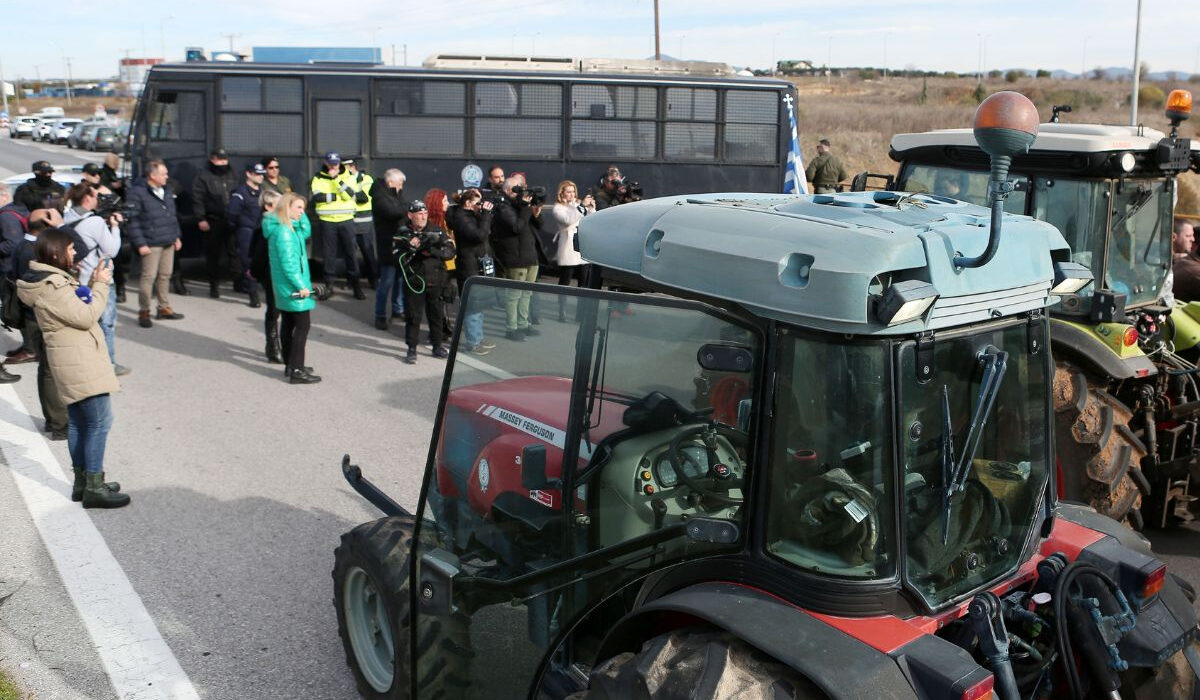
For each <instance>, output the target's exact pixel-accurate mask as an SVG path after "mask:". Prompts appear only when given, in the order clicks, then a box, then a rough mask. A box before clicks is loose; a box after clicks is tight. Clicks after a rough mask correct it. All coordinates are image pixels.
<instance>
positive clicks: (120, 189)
mask: <svg viewBox="0 0 1200 700" xmlns="http://www.w3.org/2000/svg"><path fill="white" fill-rule="evenodd" d="M100 184H101V185H104V186H105V187H107V188H108V189H110V190H112V191H113V192H114V193H115V194H119V195H124V194H125V180H124V179H123V178H122V177H121V176H120V175H118V174H117V171H116V170H113V169H112V168H110V167H108V166H107V165H101V166H100Z"/></svg>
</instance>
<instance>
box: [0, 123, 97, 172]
mask: <svg viewBox="0 0 1200 700" xmlns="http://www.w3.org/2000/svg"><path fill="white" fill-rule="evenodd" d="M35 160H48V161H50V163H51V164H55V165H66V164H78V163H87V162H95V163H100V162H102V161H103V160H104V154H103V153H89V152H88V151H77V150H73V149H70V148H67V147H66V146H55V145H52V144H49V143H41V142H36V143H35V142H33V141H30V140H29V139H28V138H23V139H10V138H9V137H8V131H7V130H5V131H2V132H0V179H4V178H6V177H9V176H11V175H15V174H18V173H27V172H29V169H30V166H31V165H33V161H35Z"/></svg>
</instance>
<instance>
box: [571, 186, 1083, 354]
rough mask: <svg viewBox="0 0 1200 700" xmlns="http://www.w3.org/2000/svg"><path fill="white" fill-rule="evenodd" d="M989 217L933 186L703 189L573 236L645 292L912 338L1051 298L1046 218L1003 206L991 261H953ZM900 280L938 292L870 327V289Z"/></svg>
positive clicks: (594, 223)
mask: <svg viewBox="0 0 1200 700" xmlns="http://www.w3.org/2000/svg"><path fill="white" fill-rule="evenodd" d="M990 218H991V217H990V212H989V210H987V209H985V208H983V207H978V206H975V205H972V204H967V203H965V202H959V201H956V200H953V199H947V198H944V197H938V196H933V195H911V194H904V193H896V192H856V193H845V194H836V195H812V196H802V197H795V196H790V195H768V194H710V195H696V196H680V197H664V198H661V199H652V200H646V201H644V202H636V203H632V204H625V205H622V206H619V207H610V208H608V209H605V210H604V211H602V212H599V213H597V214H595V215H592V216H588V217H586V218H585V219H584V220H583V222H582V223H581V225H580V228H579V241H580V252H581V253H582V254H583V257H584V258H586V259H587V260H588V261H589V262H592V263H596V264H599V265H602V266H604V267H606V268H610V269H615V270H620V271H623V272H625V273H628V274H631V275H633V276H635V277H640V278H641V280H642V281H643V282H644V284H643V285H642V286H643V287H644V288H647V289H650V290H654V289H661V290H662V291H664V292H668V293H669V292H672V291H673V290H675V291H684V292H688V293H691V294H692V295H700V296H703V297H708V298H711V299H720V300H729V301H732V302H736V303H737V304H740V305H742V306H744V307H746V308H748V309H750V310H751V311H753V312H754V313H756V314H759V315H761V316H764V317H769V318H774V319H777V320H780V321H786V322H788V323H793V324H796V325H800V326H804V327H809V328H817V329H821V330H826V331H833V332H840V333H858V334H880V335H882V334H908V333H914V332H918V331H922V330H934V329H938V328H948V327H952V326H958V325H962V324H966V323H972V322H976V321H982V320H986V319H989V318H996V317H1000V316H1009V315H1013V314H1017V313H1021V312H1026V311H1030V310H1033V309H1037V308H1041V307H1044V306H1046V305H1047V304H1049V303H1051V302H1052V301H1054V298H1053V297H1051V296H1050V293H1049V289H1050V286H1051V282H1052V279H1053V276H1054V273H1053V261H1057V260H1067V256H1068V252H1069V251H1068V248H1067V244H1066V242H1065V241H1064V240H1063V238H1062V236H1061V235H1060V234H1059V232H1058V230H1057V229H1055V228H1054V227H1053V226H1051V225H1049V224H1046V223H1044V222H1041V221H1036V220H1034V219H1032V218H1029V217H1026V216H1014V215H1005V217H1004V230H1003V234H1002V235H1001V238H1000V245H999V249H998V251H997V253H996V256H995V257H994V258H993V259H992V260H991V261H990V262H988V263H987V264H986V265H984V266H983V267H980V268H976V269H969V268H968V269H956V268H955V267H954V265H953V258H954V255H955V253H956V252H960V253H963V254H965V255H968V256H971V255H978V254H979V253H981V252H982V251H983V249H984V248H985V247H986V246H987V241H988V226H989V221H990ZM1052 256H1053V261H1052ZM909 280H919V281H923V282H928V283H931V284H932V285H933V286H934V287H935V288H936V290H937V292H938V294H939V298H938V300H937V301H936V302H935V303H934V305H933V307H932V309H931V310H930V311H928V312H926V313H925V314H924V316H923V317H921V318H918V319H915V320H913V321H909V322H907V323H902V324H898V325H895V326H891V327H889V326H886V325H884V324H883V323H881V322H879V321H878V319H877V318H876V316H875V313H874V308H875V303H876V298H877V297H878V295H879V294H880V293H882V292H883V290H884V288H885V287H887V286H889V285H891V284H894V283H896V282H901V281H909Z"/></svg>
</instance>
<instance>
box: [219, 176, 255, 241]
mask: <svg viewBox="0 0 1200 700" xmlns="http://www.w3.org/2000/svg"><path fill="white" fill-rule="evenodd" d="M260 197H262V190H261V189H257V190H252V189H250V185H248V184H246V183H244V182H243V183H242V184H240V185H238V186H237V188H236V189H234V190H233V193H232V194H230V195H229V206H228V207H226V208H225V217H226V219H228V221H229V227H230V228H231V229H233V230H235V231H242V230H246V231H253V230H254V227H256V226H258V223H259V222H260V221H262V214H263V212H262V203H261V202H262V200H261V199H260Z"/></svg>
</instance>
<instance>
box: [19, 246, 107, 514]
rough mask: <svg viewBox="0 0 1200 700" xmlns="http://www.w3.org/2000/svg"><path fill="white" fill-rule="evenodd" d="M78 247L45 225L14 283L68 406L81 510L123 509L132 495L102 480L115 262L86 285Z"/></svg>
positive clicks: (76, 495) (69, 438)
mask: <svg viewBox="0 0 1200 700" xmlns="http://www.w3.org/2000/svg"><path fill="white" fill-rule="evenodd" d="M82 252H83V251H80V253H81V254H82ZM75 253H76V251H75V246H74V244H73V243H72V241H71V235H70V234H68V233H67V232H66V231H63V230H61V229H47V230H45V231H43V232H42V233H41V235H40V236H38V240H37V243H36V244H35V245H34V257H35V260H34V261H33V262H31V263H29V271H28V272H26V273H25V275H24V276H23V277H22V278H21V279H20V280H19V281H18V282H17V295H18V296H19V297H20V298H21V301H22V302H24V303H25V305H26V306H28V307H29V308H31V309H33V312H34V314H35V315H36V316H37V321H38V326H39V327H41V329H42V335H43V337H44V339H45V351H46V357H47V360H48V361H49V363H50V370H51V373H52V374H53V375H54V382H55V384H56V386H57V387H58V393H59V395H60V396H61V397H62V400H63V403H65V404H67V420H68V423H67V445H68V447H69V449H70V452H71V466H72V467H73V468H74V470H75V487H74V490H73V492H72V494H71V497H72V500H76V501H78V500H82V501H83V507H84V508H120V507H121V506H124V505H127V504H128V503H129V496H127V495H126V494H123V493H119V490H120V486H118V485H116V484H106V483H105V482H104V447H105V443H106V442H107V441H108V431H109V429H110V428H111V427H112V401H111V397H110V394H112V392H114V391H117V389H119V388H120V386H119V385H118V384H117V377H116V375H115V374H113V367H112V362H111V361H110V360H109V357H108V349H107V346H106V345H105V342H104V333H103V332H102V331H101V330H100V324H99V320H100V315H101V314H103V313H104V309H105V303H106V302H107V300H108V295H109V285H110V284H111V283H112V261H111V260H108V259H105V260H104V261H103V262H102V263H101V264H100V265H97V267H96V269H95V270H94V271H93V272H92V279H91V282H92V288H91V289H88V288H87V287H84V286H81V285H80V284H79V280H77V279H75V277H74V276H73V275H72V274H71V272H70V270H71V268H72V267H73V266H74V260H75Z"/></svg>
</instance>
